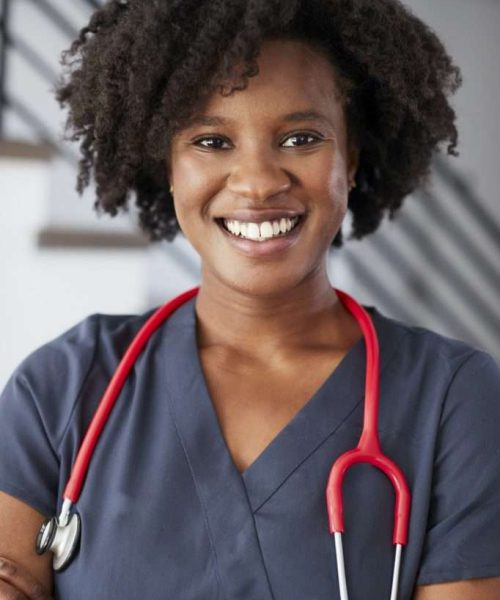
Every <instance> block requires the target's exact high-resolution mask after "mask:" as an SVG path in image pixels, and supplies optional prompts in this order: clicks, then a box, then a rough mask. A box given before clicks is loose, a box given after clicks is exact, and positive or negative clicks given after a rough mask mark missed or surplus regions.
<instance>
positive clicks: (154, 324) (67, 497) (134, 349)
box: [36, 287, 410, 600]
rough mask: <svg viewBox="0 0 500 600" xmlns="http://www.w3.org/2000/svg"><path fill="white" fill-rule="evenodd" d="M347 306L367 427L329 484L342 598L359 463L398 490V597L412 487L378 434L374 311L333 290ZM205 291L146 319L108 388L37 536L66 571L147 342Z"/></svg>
mask: <svg viewBox="0 0 500 600" xmlns="http://www.w3.org/2000/svg"><path fill="white" fill-rule="evenodd" d="M332 289H333V290H334V291H335V292H336V294H337V296H338V297H339V299H340V300H341V302H342V304H343V305H344V306H345V307H346V309H347V310H349V312H350V313H351V314H352V315H353V316H354V317H355V318H356V320H357V321H358V323H359V325H360V327H361V330H362V332H363V336H364V339H365V346H366V380H365V404H364V420H363V430H362V432H361V437H360V439H359V442H358V445H357V446H356V448H353V449H352V450H349V451H347V452H345V453H344V454H342V455H341V456H340V457H339V458H338V459H337V460H336V461H335V462H334V464H333V466H332V468H331V470H330V475H329V477H328V484H327V487H326V505H327V511H328V521H329V528H330V533H333V534H334V537H335V553H336V559H337V573H338V579H339V588H340V599H341V600H348V594H347V583H346V575H345V565H344V551H343V546H342V533H343V531H344V519H343V501H342V483H343V480H344V476H345V474H346V472H347V470H348V469H349V468H350V467H351V466H353V465H355V464H358V463H369V464H371V465H373V466H374V467H377V468H378V469H380V470H381V471H383V472H384V473H385V474H386V475H387V477H388V478H389V479H390V481H391V483H392V486H393V488H394V493H395V497H396V498H395V509H394V533H393V544H394V545H395V546H396V550H395V559H394V570H393V576H392V587H391V596H390V598H391V600H397V595H398V585H399V573H400V568H401V552H402V547H403V546H404V545H406V543H407V539H408V522H409V516H410V491H409V488H408V485H407V483H406V480H405V477H404V475H403V473H402V471H401V469H400V468H399V467H398V466H397V465H396V464H395V463H394V462H393V461H392V460H390V459H389V458H388V457H387V456H385V455H384V454H383V453H382V449H381V447H380V441H379V437H378V428H377V422H378V406H379V346H378V339H377V334H376V331H375V327H374V325H373V323H372V320H371V318H370V316H369V314H368V313H367V312H366V311H365V309H364V308H363V307H362V306H361V305H359V304H358V303H357V302H356V301H355V300H354V299H353V298H352V297H351V296H349V295H348V294H346V293H345V292H342V291H341V290H338V289H336V288H332ZM198 291H199V287H195V288H193V289H191V290H188V291H187V292H184V293H182V294H180V295H179V296H177V297H176V298H174V299H173V300H170V301H168V302H167V303H165V304H164V305H163V306H161V307H160V308H159V309H158V310H156V311H155V312H154V313H153V314H152V315H151V317H150V318H149V319H148V320H147V321H146V323H145V324H144V325H143V327H142V328H141V329H140V331H139V332H138V333H137V335H136V336H135V338H134V339H133V341H132V343H131V344H130V346H129V348H128V349H127V351H126V352H125V354H124V356H123V358H122V359H121V361H120V364H119V365H118V368H117V369H116V372H115V373H114V375H113V377H112V378H111V381H110V382H109V384H108V387H107V388H106V391H105V392H104V395H103V397H102V399H101V401H100V403H99V406H98V408H97V410H96V412H95V414H94V416H93V418H92V422H91V423H90V426H89V428H88V430H87V433H86V434H85V437H84V440H83V443H82V445H81V447H80V450H79V451H78V455H77V457H76V460H75V464H74V465H73V469H72V471H71V476H70V478H69V481H68V483H67V484H66V487H65V489H64V500H63V504H62V508H61V513H60V515H59V517H52V518H50V519H47V520H46V521H45V522H44V523H43V525H42V527H41V528H40V531H39V533H38V536H37V540H36V552H37V554H43V553H45V552H48V551H51V552H53V553H54V558H53V568H54V570H55V571H61V570H62V569H64V568H65V567H67V566H68V564H69V563H70V561H71V559H72V558H73V557H74V555H75V554H76V551H77V547H78V543H79V540H80V531H81V522H80V516H79V515H78V513H76V512H73V514H70V513H71V508H72V506H73V504H76V502H77V501H78V498H79V497H80V493H81V491H82V487H83V482H84V480H85V477H86V474H87V470H88V467H89V462H90V459H91V458H92V455H93V453H94V449H95V446H96V444H97V441H98V439H99V436H100V435H101V432H102V430H103V428H104V426H105V424H106V422H107V420H108V417H109V414H110V412H111V410H112V409H113V406H114V404H115V402H116V399H117V397H118V394H119V393H120V391H121V389H122V387H123V385H124V383H125V380H126V379H127V376H128V374H129V372H130V370H131V369H132V367H133V366H134V363H135V361H136V359H137V356H138V355H139V354H140V352H141V351H142V349H143V348H144V346H145V345H146V342H147V341H148V340H149V338H150V337H151V336H152V334H153V333H154V332H155V331H156V330H157V329H158V328H159V327H160V325H161V324H162V323H163V322H164V321H165V320H166V319H167V317H169V316H170V315H171V314H172V313H173V312H174V311H175V310H176V309H177V308H179V307H180V306H181V305H182V304H184V303H185V302H187V301H188V300H190V299H191V298H192V297H193V296H195V295H196V294H197V293H198Z"/></svg>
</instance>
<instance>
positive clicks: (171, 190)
mask: <svg viewBox="0 0 500 600" xmlns="http://www.w3.org/2000/svg"><path fill="white" fill-rule="evenodd" d="M170 193H171V195H172V196H173V195H174V186H173V185H171V186H170Z"/></svg>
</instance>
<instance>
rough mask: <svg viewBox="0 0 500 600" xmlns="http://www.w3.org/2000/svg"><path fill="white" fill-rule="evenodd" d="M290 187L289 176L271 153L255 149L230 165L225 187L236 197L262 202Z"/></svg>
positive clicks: (290, 178)
mask: <svg viewBox="0 0 500 600" xmlns="http://www.w3.org/2000/svg"><path fill="white" fill-rule="evenodd" d="M291 185H292V177H291V175H290V174H289V173H288V172H287V171H286V170H285V169H284V168H283V166H282V165H280V164H279V162H278V161H277V159H276V157H273V156H271V153H269V152H265V151H262V148H261V149H260V150H259V149H257V148H256V149H255V150H254V151H252V152H251V153H249V152H245V153H242V154H241V155H240V158H239V160H238V161H237V162H236V163H234V164H233V165H232V169H231V173H230V175H229V177H228V179H227V182H226V186H227V188H228V189H229V190H230V191H231V192H233V193H234V194H235V195H236V196H241V197H246V198H249V199H251V200H254V201H264V200H266V199H267V198H269V197H271V196H275V195H277V194H282V193H285V192H287V191H288V190H289V189H290V187H291Z"/></svg>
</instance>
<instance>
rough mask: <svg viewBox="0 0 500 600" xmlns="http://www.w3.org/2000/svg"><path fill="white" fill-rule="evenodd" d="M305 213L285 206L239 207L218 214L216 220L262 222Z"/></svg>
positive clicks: (300, 215) (299, 215)
mask: <svg viewBox="0 0 500 600" xmlns="http://www.w3.org/2000/svg"><path fill="white" fill-rule="evenodd" d="M304 214H305V213H304V212H303V211H300V210H293V209H287V208H268V209H265V208H263V209H261V210H251V209H249V208H240V209H237V210H234V211H232V212H231V214H226V215H219V216H218V217H215V219H216V220H219V219H226V220H228V221H233V220H234V221H245V222H247V223H264V221H275V220H277V219H281V218H282V217H285V218H288V219H291V218H292V217H302V216H303V215H304Z"/></svg>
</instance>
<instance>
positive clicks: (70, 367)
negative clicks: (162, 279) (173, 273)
mask: <svg viewBox="0 0 500 600" xmlns="http://www.w3.org/2000/svg"><path fill="white" fill-rule="evenodd" d="M152 312H153V311H152V310H150V311H148V312H145V313H144V314H140V315H110V314H101V313H95V314H92V315H89V316H87V317H85V318H84V319H82V320H81V321H78V322H77V323H75V324H74V325H72V326H71V327H70V328H68V329H66V330H65V331H63V332H62V333H60V334H59V335H58V336H57V337H55V338H53V339H52V340H49V341H48V342H46V343H44V344H43V345H41V346H39V347H38V348H36V349H35V350H34V351H32V352H31V353H30V354H28V355H27V356H26V357H25V358H24V359H23V360H22V361H21V362H20V363H19V365H18V366H17V368H16V369H15V370H14V372H13V373H12V374H11V376H10V378H9V379H8V381H7V383H6V385H5V387H4V389H3V391H2V394H1V396H0V410H1V412H2V414H3V416H4V417H5V419H8V418H11V419H14V418H15V415H18V416H19V418H21V417H22V416H23V415H24V417H23V418H25V419H27V418H28V417H27V414H28V412H30V413H32V414H33V415H38V417H37V418H38V419H40V420H41V421H42V423H43V426H44V429H45V430H46V433H47V435H48V436H49V437H50V438H51V439H52V440H54V442H56V441H57V440H59V439H60V438H61V437H62V436H63V434H64V431H65V427H66V425H67V423H68V421H69V419H70V418H71V414H72V412H73V410H74V407H75V404H76V403H77V402H78V400H79V398H80V395H81V393H82V390H83V389H84V386H85V384H86V382H87V380H88V379H89V378H93V376H94V375H95V373H96V371H103V372H104V374H106V375H107V374H108V373H110V372H112V370H114V369H115V368H116V365H117V363H118V362H119V360H120V359H121V357H122V355H123V353H124V352H125V350H126V349H127V346H128V344H129V343H130V342H131V341H132V338H133V337H134V335H135V333H136V332H137V331H138V330H139V329H140V328H141V326H142V325H143V324H144V322H145V321H146V320H147V318H148V317H149V315H150V314H151V313H152ZM49 434H50V435H49Z"/></svg>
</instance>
